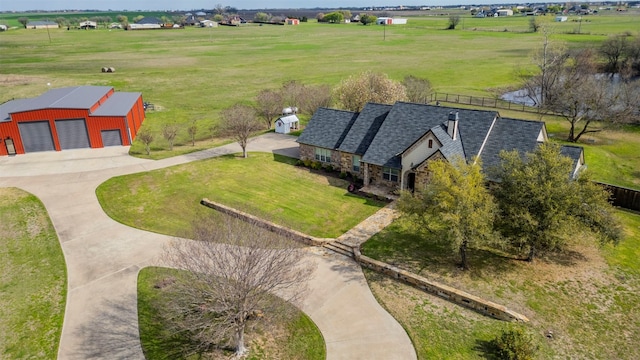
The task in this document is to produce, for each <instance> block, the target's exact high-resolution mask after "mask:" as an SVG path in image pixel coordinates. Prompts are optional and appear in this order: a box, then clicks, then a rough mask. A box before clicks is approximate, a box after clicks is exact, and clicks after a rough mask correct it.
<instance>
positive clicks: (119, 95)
mask: <svg viewBox="0 0 640 360" xmlns="http://www.w3.org/2000/svg"><path fill="white" fill-rule="evenodd" d="M141 95H142V94H141V93H137V92H136V93H133V92H116V93H113V94H112V95H111V96H109V98H108V99H107V101H105V102H104V103H102V105H100V107H99V108H98V109H97V110H96V111H94V112H93V113H92V114H91V115H92V116H127V113H129V111H130V110H131V108H133V105H134V104H135V103H136V101H138V99H139V98H140V96H141Z"/></svg>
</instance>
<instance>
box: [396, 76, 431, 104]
mask: <svg viewBox="0 0 640 360" xmlns="http://www.w3.org/2000/svg"><path fill="white" fill-rule="evenodd" d="M402 85H403V86H404V90H405V92H406V93H407V100H409V101H411V102H414V103H419V104H426V103H428V102H429V97H430V96H431V82H430V81H429V80H428V79H421V78H419V77H415V76H413V75H408V76H405V78H404V79H403V80H402Z"/></svg>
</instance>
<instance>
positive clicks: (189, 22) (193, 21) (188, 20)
mask: <svg viewBox="0 0 640 360" xmlns="http://www.w3.org/2000/svg"><path fill="white" fill-rule="evenodd" d="M185 16H186V17H187V18H186V19H184V21H183V22H182V23H183V24H184V25H188V26H195V25H200V20H199V19H198V18H196V17H195V16H193V15H192V14H189V15H185Z"/></svg>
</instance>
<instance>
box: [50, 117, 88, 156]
mask: <svg viewBox="0 0 640 360" xmlns="http://www.w3.org/2000/svg"><path fill="white" fill-rule="evenodd" d="M56 130H57V131H58V140H59V141H60V149H62V150H66V149H82V148H88V147H90V145H89V133H88V132H87V124H86V123H85V122H84V119H74V120H56Z"/></svg>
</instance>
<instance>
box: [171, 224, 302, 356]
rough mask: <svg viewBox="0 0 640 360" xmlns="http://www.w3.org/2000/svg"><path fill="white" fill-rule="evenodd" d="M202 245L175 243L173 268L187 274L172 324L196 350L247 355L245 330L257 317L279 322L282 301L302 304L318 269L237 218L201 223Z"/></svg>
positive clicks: (177, 292) (294, 247)
mask: <svg viewBox="0 0 640 360" xmlns="http://www.w3.org/2000/svg"><path fill="white" fill-rule="evenodd" d="M194 233H195V237H196V239H197V240H198V241H177V240H176V241H175V242H173V243H172V244H171V245H170V246H169V247H168V248H166V250H165V254H164V260H165V261H166V262H167V264H168V265H170V266H172V267H175V268H179V269H183V270H187V271H188V274H187V275H186V276H180V277H176V279H175V281H176V282H175V283H174V284H173V285H172V288H173V291H172V294H173V296H170V297H169V301H168V305H169V308H168V311H166V314H167V315H169V316H168V318H169V319H168V320H169V323H170V324H171V325H172V329H171V330H173V331H174V332H175V333H177V334H180V335H182V336H186V337H188V338H190V340H192V343H193V344H194V345H195V347H196V350H200V351H202V350H203V349H205V350H206V349H211V348H213V347H218V348H220V347H228V346H230V347H232V348H233V349H234V350H235V352H236V355H238V356H241V355H243V354H246V353H247V351H248V350H247V347H246V342H245V329H246V328H247V326H250V325H251V324H250V323H251V321H252V319H253V318H255V317H256V315H263V316H267V315H268V316H269V317H277V316H280V315H282V314H281V313H280V310H281V304H282V301H277V299H276V298H275V297H274V295H277V296H279V297H280V298H281V299H283V300H285V301H288V302H291V303H294V304H296V303H297V302H298V301H299V300H300V299H301V297H302V295H303V294H304V291H305V290H306V281H307V280H308V279H309V277H310V275H311V273H312V272H313V270H314V268H313V266H311V265H310V264H309V263H303V262H302V260H303V258H304V252H303V251H302V249H301V248H300V246H299V245H298V244H296V243H295V242H293V241H291V240H289V239H286V238H283V237H281V236H278V235H276V234H274V233H270V232H267V231H266V230H263V229H260V228H258V227H257V226H255V224H252V223H245V222H242V221H240V220H238V219H235V218H231V217H227V216H225V217H223V218H222V219H220V220H218V221H213V220H211V219H209V221H204V222H199V223H198V225H196V226H195V228H194Z"/></svg>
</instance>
